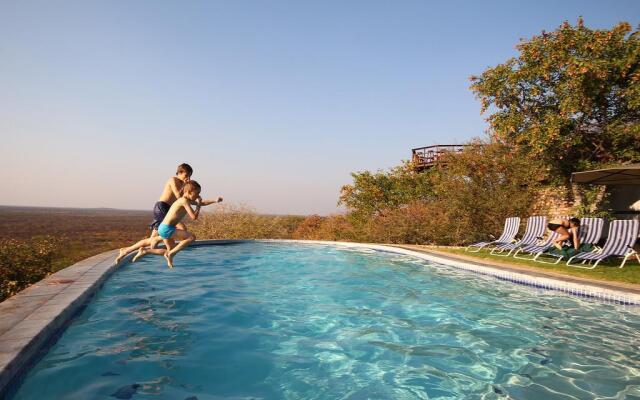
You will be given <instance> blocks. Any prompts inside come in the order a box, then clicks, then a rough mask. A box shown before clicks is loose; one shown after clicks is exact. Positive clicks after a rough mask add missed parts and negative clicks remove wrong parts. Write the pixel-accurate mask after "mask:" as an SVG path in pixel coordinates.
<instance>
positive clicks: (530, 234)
mask: <svg viewBox="0 0 640 400" xmlns="http://www.w3.org/2000/svg"><path fill="white" fill-rule="evenodd" d="M545 229H547V217H545V216H534V217H529V219H528V220H527V229H526V230H525V231H524V235H522V239H521V240H519V241H517V242H515V243H506V244H501V245H498V246H496V247H494V248H493V250H491V254H493V255H497V256H510V255H511V253H513V252H514V251H516V250H517V249H519V248H520V247H524V246H529V245H532V244H537V243H538V241H539V240H540V237H542V236H544V231H545ZM505 253H506V254H505Z"/></svg>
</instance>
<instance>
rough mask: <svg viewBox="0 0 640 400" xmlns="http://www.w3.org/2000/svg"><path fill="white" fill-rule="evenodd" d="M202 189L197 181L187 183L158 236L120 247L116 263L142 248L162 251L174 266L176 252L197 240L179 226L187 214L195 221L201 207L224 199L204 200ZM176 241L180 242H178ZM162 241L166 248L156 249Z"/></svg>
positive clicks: (163, 221) (159, 228) (164, 220)
mask: <svg viewBox="0 0 640 400" xmlns="http://www.w3.org/2000/svg"><path fill="white" fill-rule="evenodd" d="M200 190H201V187H200V185H199V184H198V182H196V181H189V182H187V183H185V184H184V186H183V188H182V190H181V195H180V197H179V198H178V199H177V200H176V201H174V202H173V204H172V205H171V208H169V211H168V212H167V215H166V216H165V217H164V219H163V220H162V222H161V223H160V225H159V226H158V236H152V237H150V238H147V239H143V240H141V241H139V242H138V243H136V244H134V245H132V246H129V247H127V248H122V249H120V254H118V258H116V264H117V263H119V262H120V260H122V258H124V257H125V256H126V255H127V254H129V253H131V252H133V251H136V250H142V252H143V254H145V253H146V252H152V251H153V252H154V253H155V252H156V251H160V252H162V254H164V257H165V259H166V260H167V265H168V266H169V268H173V257H175V255H176V253H178V252H179V251H180V250H182V249H184V248H185V247H186V246H188V245H189V244H191V243H192V242H193V241H194V240H196V237H195V235H194V234H193V233H191V232H189V231H187V230H186V229H182V228H181V227H180V226H179V224H180V225H181V223H180V221H182V219H183V218H184V217H185V216H186V215H189V217H190V218H191V219H192V220H194V221H195V220H197V219H198V215H200V208H201V207H203V206H208V205H210V204H214V203H219V202H221V201H222V197H218V199H217V200H202V198H201V197H200ZM192 205H194V206H195V210H194V209H192V208H191V206H192ZM176 241H178V242H179V243H178V244H176ZM160 242H164V245H165V247H166V249H154V247H155V246H156V245H157V244H159V243H160ZM147 246H151V247H152V249H149V250H145V249H144V248H145V247H147Z"/></svg>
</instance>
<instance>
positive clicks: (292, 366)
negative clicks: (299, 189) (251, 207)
mask: <svg viewBox="0 0 640 400" xmlns="http://www.w3.org/2000/svg"><path fill="white" fill-rule="evenodd" d="M176 265H177V267H176V268H175V269H173V270H168V269H166V267H165V266H164V262H163V259H162V258H160V257H153V256H149V257H147V258H146V259H144V260H143V261H142V262H139V263H136V264H127V265H125V266H123V267H122V268H120V269H119V270H118V271H117V272H116V273H115V274H114V275H113V276H112V277H111V278H110V279H109V280H108V281H107V282H106V283H105V285H104V287H103V288H102V289H101V290H100V291H98V293H97V294H96V296H95V298H94V299H93V301H92V302H91V303H90V304H89V305H88V306H87V308H86V309H85V310H84V311H83V312H82V313H81V314H80V315H79V316H78V317H77V318H76V319H75V320H74V321H73V322H72V324H71V325H70V326H69V327H68V329H67V330H66V331H65V332H64V333H63V334H62V336H61V337H60V339H59V340H58V342H57V343H56V344H55V345H54V346H53V347H52V348H51V349H50V350H49V352H48V353H47V354H46V355H45V356H44V358H43V359H42V360H41V361H40V362H39V363H38V364H37V365H36V366H35V367H34V368H33V369H32V370H31V371H30V372H29V373H28V374H27V376H26V378H25V381H24V383H23V384H22V386H21V387H20V388H19V389H18V390H17V392H16V394H15V396H14V397H13V398H14V399H43V398H47V399H49V398H51V399H58V398H60V399H62V398H64V399H89V398H91V399H93V398H105V399H109V398H111V399H113V398H125V399H126V398H131V399H145V398H146V399H151V398H153V399H186V398H196V397H197V398H198V399H199V400H203V399H222V398H229V399H250V398H252V399H343V398H344V399H366V398H388V399H396V398H397V399H420V398H482V397H483V396H484V397H485V398H488V399H491V398H495V399H499V398H508V397H510V398H513V399H537V398H544V399H556V398H557V399H570V398H575V399H588V398H622V396H623V395H625V394H626V395H633V396H640V341H639V340H638V337H640V335H639V334H640V313H639V311H638V308H637V307H629V308H624V307H621V306H616V305H607V304H602V303H599V302H595V301H587V300H584V299H580V298H575V297H570V296H564V295H561V294H558V293H556V292H551V291H540V290H536V289H532V288H527V287H522V286H514V285H512V284H510V283H507V282H502V281H498V280H496V279H492V278H489V277H483V276H480V275H476V274H469V273H467V272H463V271H459V270H455V269H452V268H449V267H445V266H440V265H433V264H428V263H427V262H425V261H422V260H418V259H414V258H411V257H407V256H403V255H398V254H391V253H384V252H377V251H367V250H363V249H348V248H340V247H335V246H327V245H301V244H289V243H260V242H258V243H244V244H237V245H227V246H212V247H210V246H206V247H193V248H190V249H188V250H187V251H185V252H183V253H181V254H179V255H178V257H177V258H176Z"/></svg>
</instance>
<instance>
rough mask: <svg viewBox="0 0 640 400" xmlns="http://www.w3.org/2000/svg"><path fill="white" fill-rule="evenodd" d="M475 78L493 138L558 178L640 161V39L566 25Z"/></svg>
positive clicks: (627, 30) (617, 30)
mask: <svg viewBox="0 0 640 400" xmlns="http://www.w3.org/2000/svg"><path fill="white" fill-rule="evenodd" d="M516 48H517V49H518V51H519V55H518V56H517V57H514V58H511V59H509V60H507V61H506V62H505V63H503V64H500V65H497V66H495V67H492V68H489V69H487V70H486V71H484V72H483V73H482V74H481V75H480V76H472V77H471V81H472V85H471V89H472V90H473V91H474V92H475V94H476V96H477V97H478V98H479V99H480V101H481V103H482V112H486V111H491V112H493V113H492V114H491V115H490V116H489V117H488V122H489V123H490V127H491V129H490V131H491V133H492V136H493V139H494V140H497V141H500V142H502V143H505V144H507V145H509V146H512V147H513V148H516V149H519V150H522V151H523V152H524V153H525V154H527V155H528V156H529V157H530V158H531V159H536V160H543V161H545V162H546V164H547V165H548V166H549V169H550V172H551V173H552V174H558V175H559V176H560V177H565V178H567V177H569V176H570V174H571V172H574V171H576V170H582V169H585V168H590V167H594V166H599V165H602V164H607V163H618V162H627V161H634V160H638V159H640V33H639V32H638V30H633V29H632V28H631V26H630V25H629V24H628V23H626V22H622V23H619V24H618V25H616V26H615V27H613V28H612V29H589V28H587V27H585V26H584V23H583V20H582V19H579V20H578V23H577V25H576V26H572V25H570V24H569V23H568V22H565V23H563V24H562V25H561V26H560V27H559V28H558V29H556V30H555V31H553V32H549V33H547V32H542V34H541V35H539V36H534V37H533V38H531V39H530V40H527V41H522V42H521V43H520V44H518V45H517V47H516Z"/></svg>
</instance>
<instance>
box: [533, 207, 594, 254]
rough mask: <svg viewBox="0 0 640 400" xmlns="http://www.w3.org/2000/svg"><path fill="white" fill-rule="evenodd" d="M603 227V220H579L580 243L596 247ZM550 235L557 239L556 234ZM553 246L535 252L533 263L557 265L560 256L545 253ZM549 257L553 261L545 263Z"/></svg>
mask: <svg viewBox="0 0 640 400" xmlns="http://www.w3.org/2000/svg"><path fill="white" fill-rule="evenodd" d="M603 227H604V219H602V218H581V219H580V233H579V235H578V236H579V237H580V243H581V244H589V245H592V246H597V245H598V242H599V241H600V238H601V237H602V228H603ZM552 235H554V236H555V237H558V234H557V233H555V232H553V233H552ZM551 246H553V241H552V243H551V244H550V245H549V246H547V247H546V248H544V249H542V248H540V250H538V251H537V254H536V255H535V257H534V258H533V261H537V262H541V263H545V264H557V263H559V262H560V261H562V259H563V258H564V256H563V255H561V254H551V253H545V251H546V250H547V249H549V248H551ZM547 257H550V258H553V259H555V261H553V262H550V261H547V260H546V258H547Z"/></svg>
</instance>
